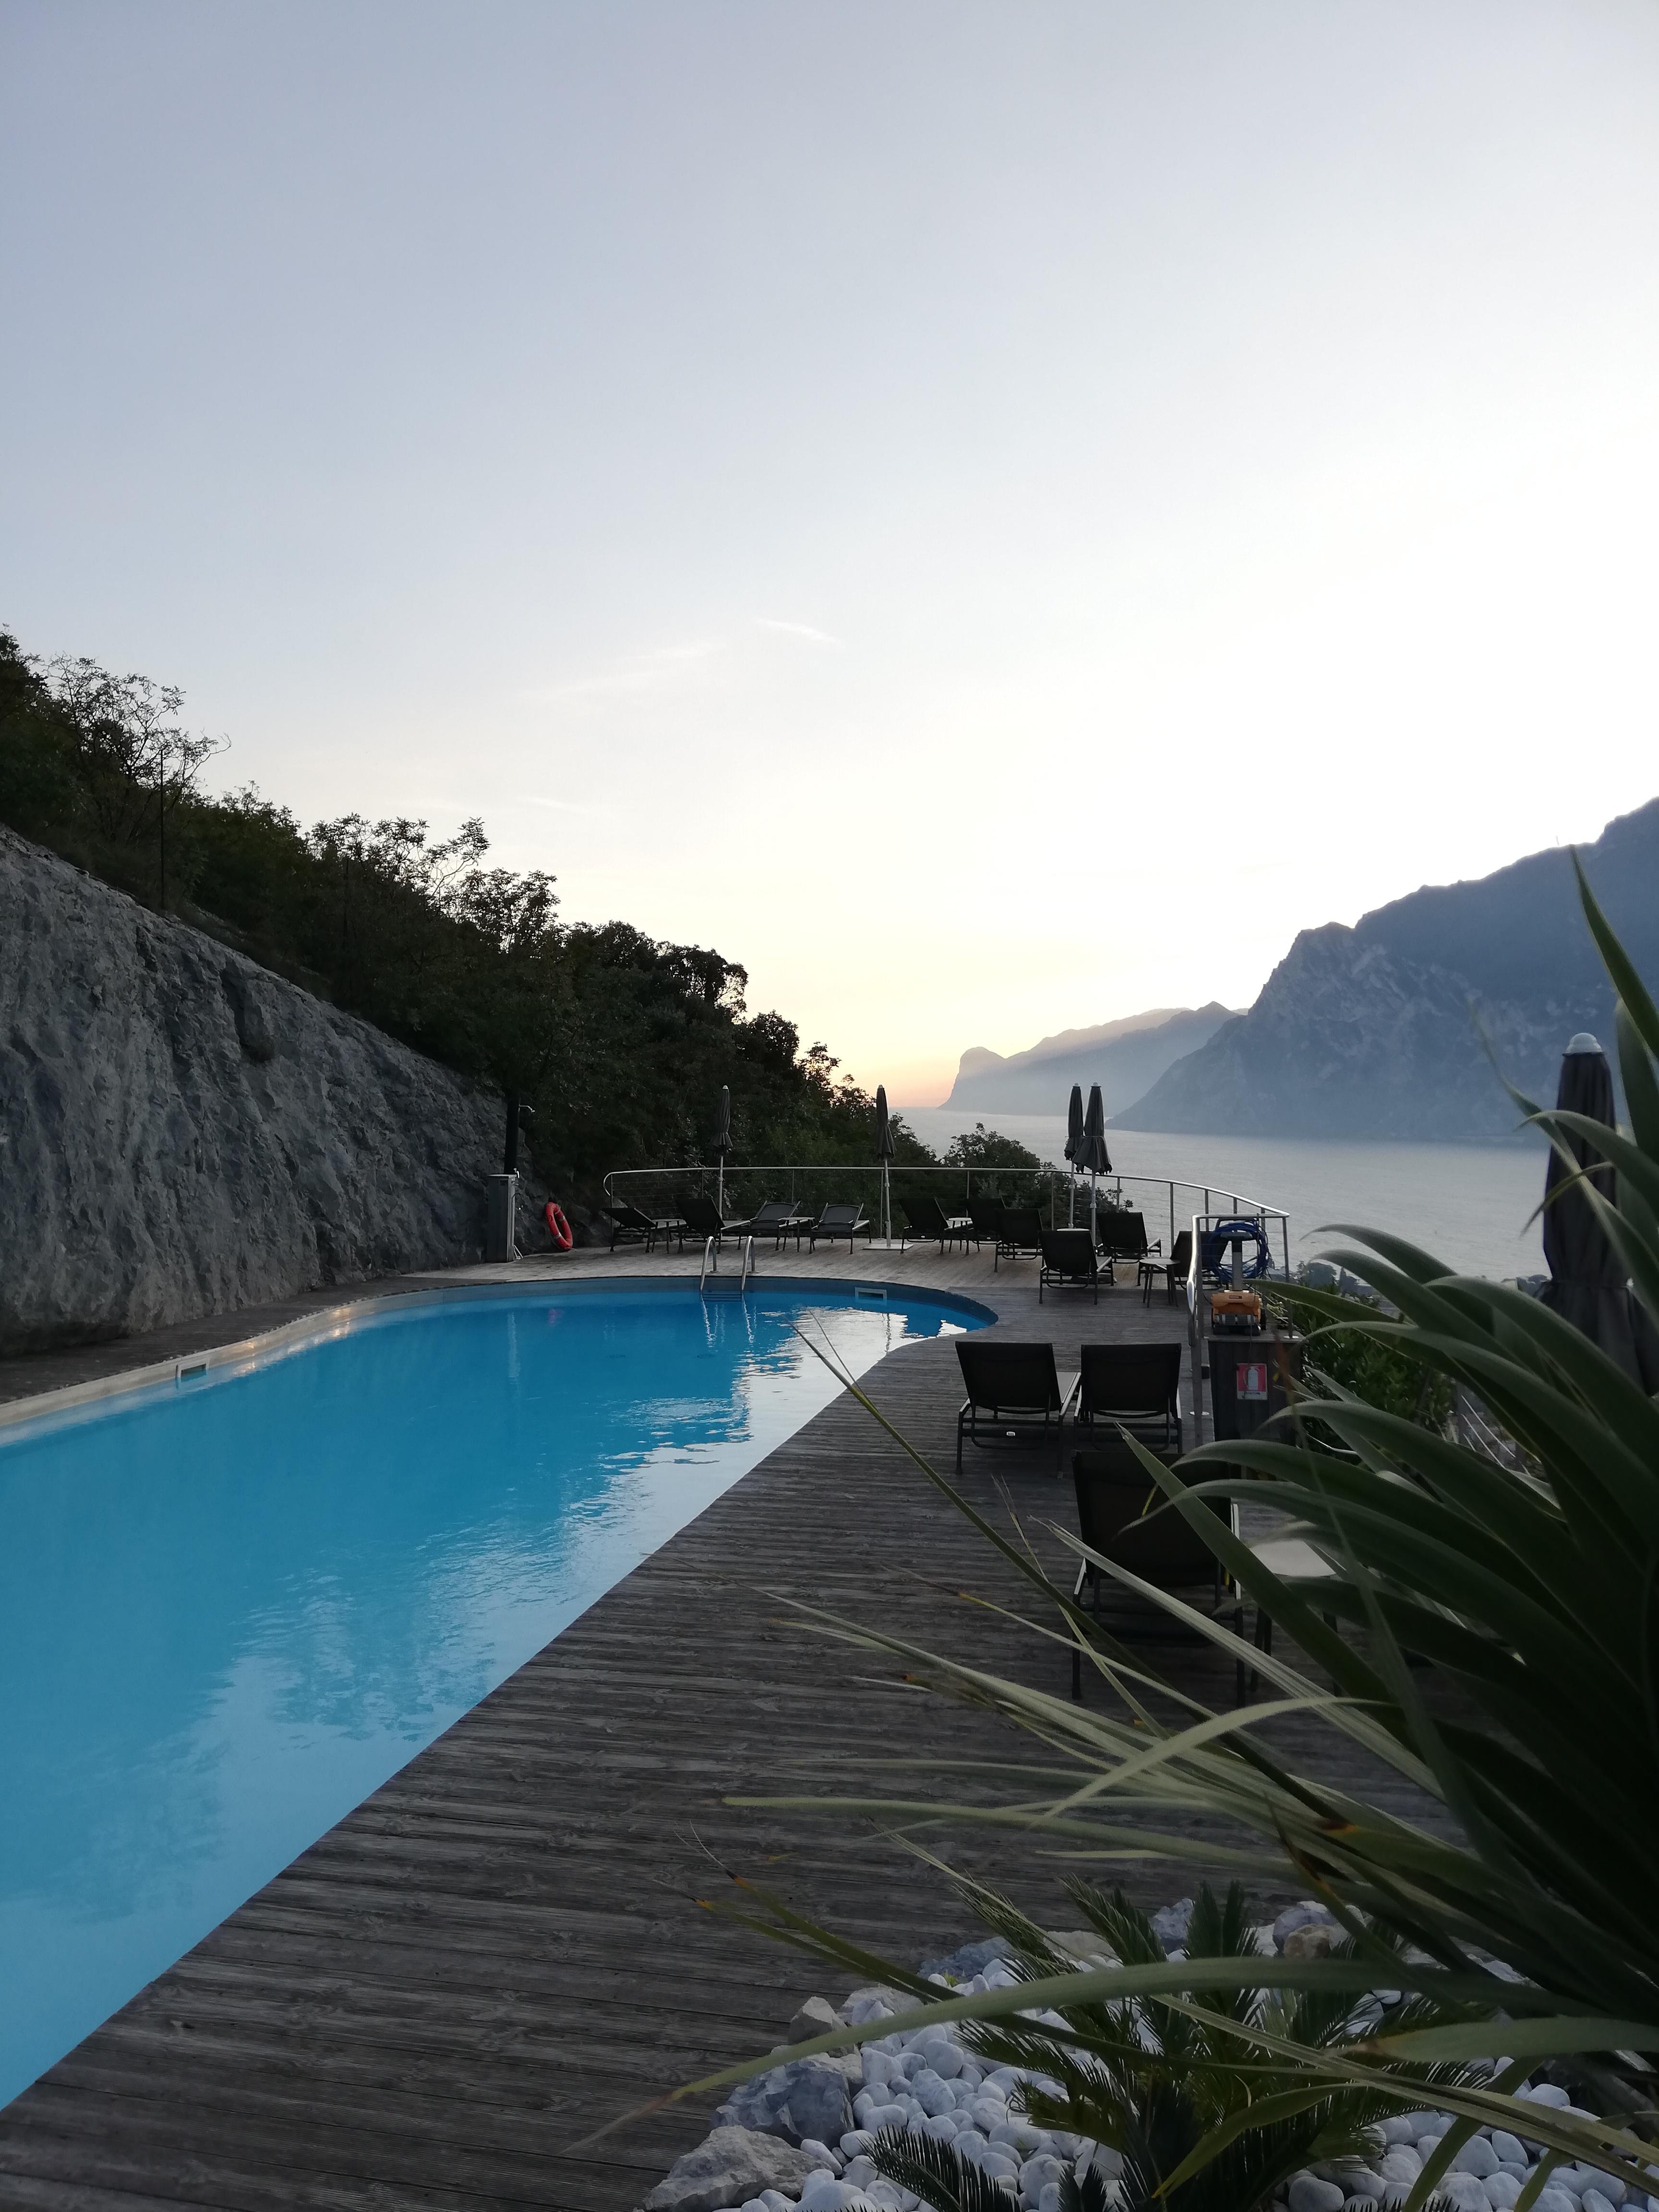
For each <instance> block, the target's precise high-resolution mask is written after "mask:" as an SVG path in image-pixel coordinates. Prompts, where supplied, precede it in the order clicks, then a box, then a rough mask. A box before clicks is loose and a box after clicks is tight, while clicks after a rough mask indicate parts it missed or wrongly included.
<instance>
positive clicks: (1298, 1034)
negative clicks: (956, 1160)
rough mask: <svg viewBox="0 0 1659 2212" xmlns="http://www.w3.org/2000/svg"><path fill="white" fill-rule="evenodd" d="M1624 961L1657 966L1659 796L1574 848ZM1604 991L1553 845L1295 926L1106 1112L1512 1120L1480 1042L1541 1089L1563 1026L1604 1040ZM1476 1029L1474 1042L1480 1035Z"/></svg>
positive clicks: (1390, 1124) (1312, 1126)
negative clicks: (1265, 966) (1191, 1035)
mask: <svg viewBox="0 0 1659 2212" xmlns="http://www.w3.org/2000/svg"><path fill="white" fill-rule="evenodd" d="M1582 853H1583V861H1584V868H1585V872H1586V874H1587V875H1588V876H1589V880H1590V884H1591V886H1592V888H1593V889H1594V890H1595V894H1596V896H1597V897H1598V898H1599V899H1600V900H1601V904H1602V906H1603V908H1605V910H1606V911H1607V915H1608V917H1609V919H1610V920H1611V921H1612V922H1613V927H1615V928H1616V929H1617V930H1618V931H1619V932H1620V935H1621V936H1622V937H1623V939H1624V940H1625V944H1626V948H1627V949H1628V951H1630V952H1631V954H1632V957H1633V958H1634V959H1635V962H1636V964H1637V966H1638V969H1640V970H1641V971H1642V972H1643V973H1644V975H1645V976H1646V977H1647V978H1648V980H1649V981H1650V983H1651V982H1653V981H1655V980H1656V979H1659V799H1654V800H1650V802H1649V804H1648V805H1645V806H1644V807H1642V808H1640V809H1639V810H1638V811H1637V812H1636V813H1634V814H1626V815H1623V816H1621V817H1620V818H1619V819H1618V820H1617V821H1615V822H1611V823H1608V825H1607V828H1606V829H1604V830H1603V831H1602V833H1601V836H1600V837H1599V838H1597V840H1596V841H1595V844H1593V845H1589V846H1586V847H1584V848H1582ZM1612 1028H1613V998H1612V993H1611V991H1610V990H1609V988H1608V986H1607V979H1606V976H1605V975H1604V973H1603V971H1602V969H1601V962H1600V960H1599V959H1598V957H1597V956H1596V951H1595V945H1594V944H1593V942H1592V941H1591V939H1590V934H1589V930H1588V928H1587V927H1585V924H1584V920H1583V914H1582V913H1581V911H1580V908H1579V905H1578V898H1577V890H1576V888H1575V885H1574V882H1573V875H1572V865H1571V860H1570V858H1569V856H1568V854H1567V852H1566V850H1565V848H1562V847H1557V848H1553V849H1552V850H1550V851H1549V852H1546V853H1534V854H1529V855H1528V858H1527V859H1525V860H1516V861H1515V862H1514V863H1513V864H1512V865H1511V866H1509V867H1506V868H1499V869H1498V871H1497V872H1496V873H1495V874H1493V875H1490V876H1483V877H1481V878H1479V879H1478V880H1476V881H1474V882H1470V883H1459V884H1443V885H1437V886H1434V887H1431V888H1425V890H1419V891H1413V892H1412V894H1411V895H1410V896H1409V897H1407V898H1402V899H1396V900H1395V902H1393V904H1392V905H1389V906H1384V907H1379V908H1376V912H1375V913H1372V914H1368V915H1364V916H1363V917H1362V918H1361V920H1360V921H1358V922H1357V923H1356V924H1355V926H1354V927H1352V929H1350V928H1347V927H1346V926H1345V925H1344V924H1342V923H1340V922H1329V923H1328V924H1327V925H1326V926H1325V927H1324V928H1322V929H1307V930H1304V931H1303V933H1302V934H1301V935H1300V936H1299V937H1298V938H1297V940H1296V942H1295V943H1294V945H1291V949H1290V951H1289V952H1288V953H1287V954H1286V955H1285V958H1284V959H1283V960H1282V961H1280V963H1279V966H1278V967H1277V968H1275V969H1274V970H1273V974H1272V975H1270V976H1269V977H1268V979H1267V983H1266V985H1265V986H1264V987H1263V989H1262V992H1261V996H1260V998H1258V999H1257V1000H1256V1002H1255V1005H1254V1006H1252V1007H1251V1008H1250V1010H1249V1012H1248V1013H1246V1014H1242V1015H1239V1016H1237V1018H1234V1019H1233V1020H1231V1021H1229V1022H1227V1023H1225V1024H1223V1025H1222V1026H1221V1027H1220V1028H1218V1030H1215V1032H1214V1033H1213V1035H1212V1036H1211V1037H1210V1038H1209V1040H1208V1042H1206V1043H1205V1044H1203V1045H1202V1046H1200V1048H1198V1049H1196V1050H1195V1051H1193V1052H1190V1053H1188V1054H1187V1055H1186V1056H1185V1057H1184V1058H1182V1059H1181V1060H1176V1062H1175V1063H1174V1065H1173V1066H1170V1068H1168V1069H1167V1070H1166V1071H1165V1073H1164V1074H1163V1075H1162V1076H1160V1077H1159V1078H1158V1079H1156V1080H1155V1081H1154V1082H1153V1083H1152V1085H1151V1086H1150V1087H1149V1089H1148V1090H1147V1091H1146V1095H1145V1096H1144V1097H1140V1098H1138V1099H1137V1100H1136V1101H1135V1102H1134V1103H1133V1105H1131V1106H1128V1107H1127V1108H1126V1109H1124V1110H1123V1111H1122V1112H1121V1113H1120V1114H1119V1115H1117V1116H1116V1117H1115V1118H1116V1121H1117V1122H1118V1125H1119V1126H1120V1127H1123V1128H1131V1129H1173V1130H1183V1131H1184V1130H1193V1131H1200V1130H1201V1131H1207V1132H1213V1133H1233V1134H1240V1135H1246V1134H1248V1135H1252V1136H1307V1137H1393V1138H1399V1137H1407V1138H1443V1139H1453V1140H1456V1141H1463V1142H1469V1141H1482V1142H1485V1141H1491V1140H1492V1139H1501V1138H1504V1137H1508V1136H1510V1134H1511V1133H1513V1131H1514V1128H1515V1123H1516V1112H1515V1109H1514V1106H1513V1104H1512V1103H1511V1102H1510V1098H1509V1097H1508V1096H1507V1094H1506V1093H1505V1092H1504V1089H1503V1087H1502V1085H1501V1084H1500V1083H1499V1082H1498V1077H1497V1075H1496V1074H1495V1073H1493V1070H1492V1061H1491V1060H1490V1059H1489V1058H1488V1055H1487V1049H1486V1048H1487V1045H1488V1044H1490V1047H1491V1049H1492V1055H1493V1056H1494V1057H1495V1058H1496V1060H1497V1062H1498V1066H1499V1067H1501V1068H1502V1069H1503V1071H1504V1074H1505V1075H1507V1076H1508V1077H1509V1078H1510V1081H1512V1082H1514V1083H1516V1084H1518V1085H1520V1086H1521V1087H1522V1089H1523V1090H1526V1091H1529V1092H1530V1093H1531V1095H1533V1096H1534V1097H1545V1096H1547V1097H1548V1098H1549V1099H1550V1100H1551V1101H1552V1102H1553V1099H1554V1096H1555V1082H1556V1076H1557V1073H1558V1070H1559V1064H1560V1057H1561V1053H1562V1051H1563V1049H1564V1048H1565V1045H1566V1042H1567V1040H1568V1038H1569V1037H1570V1036H1572V1034H1573V1032H1574V1031H1575V1030H1586V1029H1587V1030H1594V1031H1595V1034H1596V1035H1597V1036H1599V1037H1600V1038H1601V1042H1602V1043H1603V1044H1604V1045H1606V1046H1607V1047H1608V1048H1609V1049H1611V1048H1612V1046H1613V1035H1612ZM1483 1033H1484V1040H1485V1041H1484V1042H1483Z"/></svg>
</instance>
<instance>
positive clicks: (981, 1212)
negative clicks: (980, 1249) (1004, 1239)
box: [968, 1198, 1002, 1246]
mask: <svg viewBox="0 0 1659 2212" xmlns="http://www.w3.org/2000/svg"><path fill="white" fill-rule="evenodd" d="M968 1218H969V1220H970V1221H971V1222H972V1223H973V1225H974V1234H975V1237H978V1239H979V1240H980V1242H981V1243H982V1244H989V1245H992V1246H994V1245H995V1243H996V1241H997V1238H998V1237H1000V1235H1001V1234H1002V1200H1000V1198H975V1199H970V1200H969V1204H968Z"/></svg>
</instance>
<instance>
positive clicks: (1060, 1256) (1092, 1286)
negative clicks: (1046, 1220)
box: [1037, 1229, 1112, 1305]
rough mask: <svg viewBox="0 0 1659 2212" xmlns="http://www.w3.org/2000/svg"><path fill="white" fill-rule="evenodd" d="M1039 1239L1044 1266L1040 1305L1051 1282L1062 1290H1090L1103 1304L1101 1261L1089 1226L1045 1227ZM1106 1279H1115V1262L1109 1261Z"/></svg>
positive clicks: (1039, 1278) (1039, 1273) (1039, 1285)
mask: <svg viewBox="0 0 1659 2212" xmlns="http://www.w3.org/2000/svg"><path fill="white" fill-rule="evenodd" d="M1037 1241H1038V1243H1039V1245H1040V1247H1041V1249H1042V1267H1040V1268H1039V1269H1038V1271H1037V1304H1039V1305H1041V1304H1042V1293H1043V1291H1045V1290H1046V1289H1047V1288H1048V1285H1050V1284H1051V1283H1052V1284H1053V1285H1054V1286H1055V1288H1056V1289H1059V1290H1073V1291H1092V1293H1093V1294H1094V1301H1095V1304H1097V1305H1098V1304H1100V1261H1099V1259H1098V1258H1097V1255H1096V1253H1095V1240H1094V1238H1093V1237H1091V1236H1090V1234H1089V1232H1088V1231H1087V1230H1086V1229H1042V1230H1039V1231H1037ZM1106 1279H1107V1281H1108V1282H1110V1281H1111V1279H1112V1263H1111V1261H1107V1262H1106Z"/></svg>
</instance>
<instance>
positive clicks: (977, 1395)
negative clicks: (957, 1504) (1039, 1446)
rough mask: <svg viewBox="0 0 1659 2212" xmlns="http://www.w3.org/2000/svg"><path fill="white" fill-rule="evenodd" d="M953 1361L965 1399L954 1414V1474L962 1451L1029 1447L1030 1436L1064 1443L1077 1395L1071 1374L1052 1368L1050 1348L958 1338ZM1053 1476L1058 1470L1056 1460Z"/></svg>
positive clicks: (1073, 1377) (959, 1464)
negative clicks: (972, 1446) (967, 1447)
mask: <svg viewBox="0 0 1659 2212" xmlns="http://www.w3.org/2000/svg"><path fill="white" fill-rule="evenodd" d="M957 1359H958V1360H959V1361H960V1362H961V1364H962V1380H963V1387H964V1388H965V1389H966V1390H967V1393H968V1395H967V1396H966V1397H965V1398H964V1399H963V1401H962V1407H961V1410H960V1412H959V1413H957V1474H961V1473H962V1447H963V1443H964V1442H966V1443H973V1444H987V1443H1022V1442H1024V1443H1029V1442H1030V1441H1031V1439H1032V1438H1033V1437H1038V1438H1041V1440H1042V1442H1043V1443H1048V1440H1049V1438H1050V1437H1053V1438H1054V1443H1055V1444H1056V1446H1057V1447H1059V1446H1060V1445H1062V1444H1063V1443H1064V1441H1065V1425H1066V1408H1067V1407H1069V1406H1070V1404H1071V1402H1072V1400H1073V1398H1074V1397H1075V1396H1076V1395H1077V1377H1076V1376H1075V1375H1066V1376H1061V1375H1060V1374H1059V1373H1058V1372H1057V1371H1056V1370H1055V1367H1054V1346H1053V1345H1052V1344H1009V1343H1008V1342H1006V1340H1003V1339H1000V1338H996V1337H993V1338H992V1339H991V1340H989V1341H988V1342H987V1340H985V1339H984V1338H983V1337H979V1336H959V1337H958V1338H957ZM1054 1472H1055V1473H1056V1474H1059V1472H1060V1467H1059V1464H1058V1462H1056V1465H1055V1468H1054Z"/></svg>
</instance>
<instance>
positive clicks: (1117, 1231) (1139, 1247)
mask: <svg viewBox="0 0 1659 2212" xmlns="http://www.w3.org/2000/svg"><path fill="white" fill-rule="evenodd" d="M1095 1226H1096V1229H1097V1231H1098V1232H1099V1236H1100V1249H1101V1251H1102V1253H1103V1255H1104V1256H1105V1257H1106V1258H1107V1259H1108V1260H1133V1262H1134V1264H1135V1266H1136V1267H1139V1265H1140V1263H1141V1261H1143V1260H1144V1259H1145V1258H1146V1255H1147V1254H1148V1253H1149V1252H1150V1251H1151V1250H1152V1249H1153V1248H1152V1245H1150V1244H1149V1243H1147V1242H1146V1215H1145V1214H1144V1213H1131V1212H1128V1211H1127V1208H1124V1207H1120V1206H1108V1207H1107V1209H1106V1211H1105V1212H1103V1213H1102V1214H1101V1215H1099V1216H1098V1218H1097V1220H1096V1223H1095Z"/></svg>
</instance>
